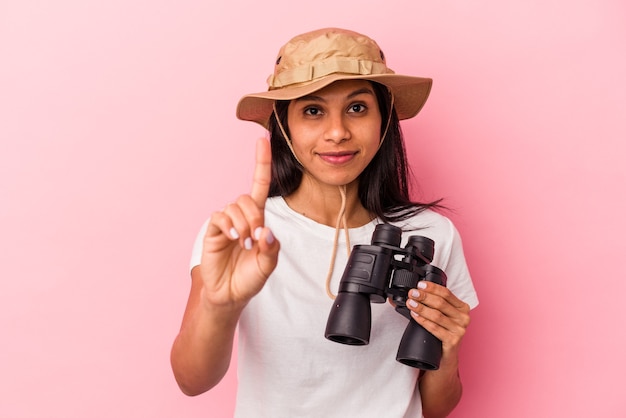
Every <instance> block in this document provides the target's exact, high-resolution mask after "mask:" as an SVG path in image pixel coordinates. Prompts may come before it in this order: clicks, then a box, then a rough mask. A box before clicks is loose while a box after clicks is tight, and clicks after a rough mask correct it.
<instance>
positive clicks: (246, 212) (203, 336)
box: [171, 28, 478, 417]
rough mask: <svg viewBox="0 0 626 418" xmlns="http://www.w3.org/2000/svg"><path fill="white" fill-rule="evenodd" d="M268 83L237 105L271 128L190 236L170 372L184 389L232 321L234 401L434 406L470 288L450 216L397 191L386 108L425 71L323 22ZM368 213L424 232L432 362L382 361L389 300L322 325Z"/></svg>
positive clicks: (321, 410) (423, 300)
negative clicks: (437, 348)
mask: <svg viewBox="0 0 626 418" xmlns="http://www.w3.org/2000/svg"><path fill="white" fill-rule="evenodd" d="M268 83H269V86H270V87H269V90H268V91H266V92H262V93H257V94H251V95H247V96H245V97H243V98H242V100H241V101H240V103H239V105H238V109H237V115H238V117H239V118H240V119H243V120H249V121H254V122H257V123H259V124H261V125H263V126H264V127H266V128H267V129H268V130H269V131H270V142H268V141H267V140H265V139H260V140H258V141H257V152H256V169H255V174H254V181H253V185H252V189H251V191H250V193H249V194H244V195H242V196H240V197H239V198H238V199H237V200H236V201H235V202H232V203H230V204H228V205H226V206H225V207H224V208H223V210H221V211H218V212H215V213H213V214H212V215H211V217H210V219H209V220H208V221H207V222H206V223H205V225H204V226H203V228H202V231H201V233H200V234H199V236H198V240H197V241H196V245H195V247H194V252H193V256H192V262H191V277H192V283H191V291H190V296H189V301H188V304H187V308H186V310H185V314H184V317H183V322H182V326H181V330H180V333H179V335H178V336H177V338H176V340H175V341H174V344H173V348H172V356H171V362H172V367H173V370H174V374H175V377H176V380H177V382H178V384H179V386H180V387H181V389H182V391H183V392H184V393H186V394H188V395H197V394H200V393H203V392H205V391H207V390H209V389H211V388H212V387H213V386H215V385H216V384H218V383H219V381H220V380H221V379H222V377H223V376H224V375H225V373H226V371H227V370H228V367H229V364H230V360H231V353H232V351H233V342H234V340H235V333H236V331H238V344H239V345H238V378H239V384H238V394H237V406H236V414H237V416H240V417H308V416H310V417H318V416H329V417H332V416H341V417H346V416H360V417H370V416H371V417H381V416H384V417H414V416H416V417H419V416H422V415H423V416H425V417H442V416H446V415H447V414H448V413H449V412H450V411H452V410H453V409H454V407H455V406H456V405H457V403H458V402H459V400H460V398H461V392H462V386H461V380H460V377H459V348H460V343H461V340H462V338H463V336H464V334H465V331H466V328H467V326H468V324H469V322H470V317H469V312H470V309H471V308H473V307H475V306H476V305H477V304H478V299H477V297H476V293H475V291H474V288H473V285H472V282H471V279H470V276H469V273H468V270H467V266H466V263H465V259H464V256H463V249H462V245H461V240H460V238H459V235H458V233H457V231H456V229H455V228H454V226H453V225H452V223H451V222H450V220H448V219H447V218H446V217H444V216H443V215H441V214H439V213H437V212H436V211H435V210H434V209H436V206H437V204H436V202H435V203H429V204H421V203H415V202H412V201H411V200H410V197H409V178H408V176H409V174H408V173H409V169H408V165H407V161H406V156H405V152H404V143H403V139H402V135H401V131H400V126H399V120H401V119H407V118H410V117H413V116H415V115H416V114H417V113H418V112H419V110H420V109H421V107H422V106H423V104H424V102H425V101H426V98H427V97H428V94H429V91H430V86H431V83H432V81H431V80H430V79H428V78H420V77H410V76H402V75H397V74H395V73H394V72H393V71H392V70H390V69H389V68H388V67H387V65H386V61H385V57H384V55H383V53H382V51H381V50H380V48H379V47H378V45H377V44H376V42H374V41H373V40H372V39H370V38H368V37H366V36H364V35H361V34H358V33H355V32H351V31H347V30H343V29H335V28H330V29H321V30H317V31H313V32H309V33H305V34H302V35H299V36H297V37H295V38H293V39H292V40H291V41H289V42H288V43H287V44H286V45H285V46H283V47H282V48H281V50H280V51H279V54H278V58H277V60H276V65H275V69H274V74H273V75H272V76H270V78H269V79H268ZM270 143H271V146H270ZM268 196H269V197H268ZM381 223H390V224H393V225H395V226H398V227H401V228H402V229H403V231H405V232H404V233H403V242H402V245H404V244H405V243H406V240H407V238H408V236H409V235H422V236H426V237H428V238H430V239H432V240H433V241H434V242H435V256H434V259H433V262H432V264H433V265H435V266H437V267H439V268H441V269H442V270H444V271H445V273H446V275H447V278H448V280H447V286H440V285H437V284H435V283H432V282H427V281H420V282H419V283H418V285H417V287H416V289H412V290H411V291H410V292H409V299H408V300H407V307H408V308H409V309H410V312H411V318H412V319H411V320H413V321H416V322H417V323H418V324H420V325H422V326H423V327H424V328H425V329H427V330H428V331H429V332H430V333H432V334H433V335H434V336H436V337H437V338H438V339H439V340H441V342H442V356H441V361H440V366H439V368H438V369H437V370H429V371H420V370H419V369H417V368H413V367H409V366H407V365H404V364H402V363H400V362H398V361H396V353H397V351H398V345H399V343H400V339H401V337H402V334H403V332H404V329H405V328H406V326H407V323H408V321H407V319H406V318H405V317H403V316H402V315H399V314H398V313H396V312H395V310H394V309H393V307H392V306H390V305H389V304H384V303H383V304H372V307H371V309H372V321H371V339H370V342H369V344H368V345H363V346H351V345H344V344H338V343H336V342H332V341H329V340H328V339H326V338H324V332H325V327H326V323H327V319H328V315H329V313H330V310H331V308H332V306H333V303H334V301H333V298H334V297H335V295H336V294H337V290H338V286H339V282H340V279H341V276H342V273H343V270H344V267H345V266H346V262H347V260H348V256H349V251H350V249H351V246H352V245H355V244H369V243H370V241H371V238H372V233H373V232H374V229H375V227H376V225H377V224H381Z"/></svg>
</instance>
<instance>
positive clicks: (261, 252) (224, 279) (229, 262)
mask: <svg viewBox="0 0 626 418" xmlns="http://www.w3.org/2000/svg"><path fill="white" fill-rule="evenodd" d="M271 163H272V154H271V150H270V144H269V141H268V140H267V139H259V140H257V144H256V167H255V170H254V179H253V182H252V190H251V192H250V194H246V195H241V196H239V198H237V200H236V201H235V202H233V203H230V204H228V205H227V206H226V207H225V208H224V209H223V210H222V211H219V212H215V213H213V214H212V215H211V219H210V220H209V225H208V228H207V231H206V234H205V236H204V246H203V250H202V261H201V264H200V269H201V275H202V279H203V282H204V288H203V293H202V297H203V300H204V301H205V302H206V303H209V304H210V305H211V306H214V307H218V306H223V307H227V306H230V307H239V306H242V305H245V304H246V303H247V302H248V301H249V300H250V298H252V297H253V296H254V295H256V294H257V293H258V292H259V291H260V290H261V288H262V287H263V285H264V284H265V281H266V280H267V278H268V277H269V275H270V274H271V273H272V271H273V270H274V268H275V267H276V263H277V262H278V250H279V248H280V244H279V242H278V241H277V240H276V238H275V237H274V235H273V234H272V232H271V231H270V230H269V229H268V228H266V227H265V217H264V210H265V201H266V200H267V196H268V193H269V187H270V179H271Z"/></svg>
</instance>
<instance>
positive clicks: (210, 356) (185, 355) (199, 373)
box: [170, 267, 242, 396]
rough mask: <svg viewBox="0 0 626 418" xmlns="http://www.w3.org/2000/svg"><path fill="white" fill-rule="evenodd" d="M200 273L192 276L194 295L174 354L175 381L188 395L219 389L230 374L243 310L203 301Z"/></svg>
mask: <svg viewBox="0 0 626 418" xmlns="http://www.w3.org/2000/svg"><path fill="white" fill-rule="evenodd" d="M202 289H203V281H202V277H201V276H200V269H199V268H198V267H195V268H194V269H193V270H192V272H191V291H190V294H189V300H188V302H187V308H186V310H185V314H184V316H183V322H182V326H181V329H180V332H179V334H178V336H177V337H176V339H175V340H174V344H173V346H172V352H171V358H170V360H171V364H172V370H173V371H174V377H175V378H176V382H177V383H178V386H179V387H180V389H181V390H182V391H183V393H185V394H186V395H190V396H194V395H199V394H201V393H204V392H206V391H207V390H209V389H211V388H212V387H213V386H215V385H217V384H218V383H219V382H220V380H222V378H223V377H224V375H225V374H226V372H227V371H228V366H229V365H230V358H231V353H232V350H233V340H234V336H235V330H236V328H237V321H238V320H239V316H240V314H241V310H242V307H232V308H230V309H229V308H215V307H211V306H210V305H209V304H207V303H203V301H202Z"/></svg>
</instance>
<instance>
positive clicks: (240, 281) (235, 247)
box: [171, 139, 280, 395]
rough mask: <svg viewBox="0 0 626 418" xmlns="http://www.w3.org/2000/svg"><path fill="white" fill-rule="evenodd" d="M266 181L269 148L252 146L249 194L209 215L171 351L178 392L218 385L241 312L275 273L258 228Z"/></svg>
mask: <svg viewBox="0 0 626 418" xmlns="http://www.w3.org/2000/svg"><path fill="white" fill-rule="evenodd" d="M270 178H271V151H270V147H269V142H268V141H267V140H265V139H260V140H259V141H258V142H257V154H256V168H255V172H254V181H253V184H252V191H251V193H250V194H249V195H242V196H240V197H239V198H238V199H237V201H236V202H233V203H231V204H229V205H227V206H226V207H225V208H224V209H223V210H222V211H219V212H215V213H213V215H211V218H210V220H209V222H208V225H207V229H206V233H205V235H204V240H203V243H202V256H201V261H200V265H199V266H196V267H194V268H193V269H192V271H191V291H190V293H189V300H188V302H187V307H186V309H185V314H184V316H183V321H182V325H181V328H180V332H179V334H178V336H177V337H176V339H175V340H174V344H173V346H172V351H171V364H172V369H173V371H174V376H175V378H176V381H177V382H178V385H179V386H180V388H181V390H182V391H183V392H184V393H186V394H188V395H198V394H200V393H203V392H206V391H207V390H209V389H211V388H212V387H213V386H215V385H216V384H218V383H219V382H220V380H221V379H222V378H223V377H224V375H225V374H226V371H227V370H228V366H229V364H230V357H231V352H232V348H233V340H234V336H235V330H236V328H237V322H238V321H239V317H240V315H241V312H242V310H243V309H244V307H245V306H246V304H247V303H248V301H250V299H251V298H252V297H254V295H256V294H257V293H258V292H259V291H261V289H262V288H263V286H264V285H265V282H266V281H267V279H268V277H269V276H270V274H271V273H272V271H273V270H274V268H276V264H277V262H278V252H279V250H280V244H279V242H278V241H277V240H276V239H275V238H274V235H273V234H272V232H271V231H270V230H269V229H268V228H267V227H265V226H264V224H265V217H264V209H265V201H266V199H267V195H268V191H269V184H270Z"/></svg>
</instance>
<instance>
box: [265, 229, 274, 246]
mask: <svg viewBox="0 0 626 418" xmlns="http://www.w3.org/2000/svg"><path fill="white" fill-rule="evenodd" d="M265 242H267V243H268V244H272V243H273V242H274V234H272V231H267V235H266V236H265Z"/></svg>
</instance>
